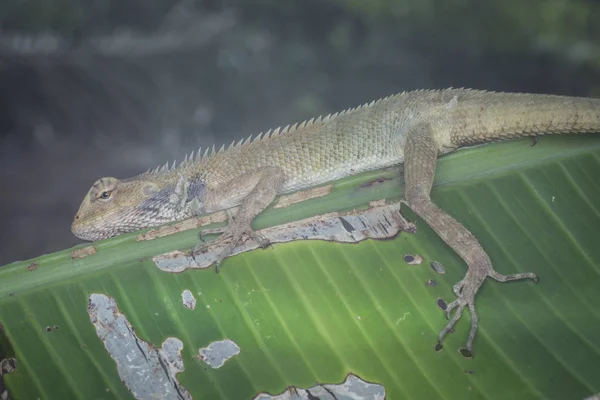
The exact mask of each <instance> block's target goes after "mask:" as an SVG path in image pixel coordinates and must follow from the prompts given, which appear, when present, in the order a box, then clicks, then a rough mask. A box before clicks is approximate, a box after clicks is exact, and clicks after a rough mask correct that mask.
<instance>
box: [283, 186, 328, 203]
mask: <svg viewBox="0 0 600 400" xmlns="http://www.w3.org/2000/svg"><path fill="white" fill-rule="evenodd" d="M332 187H333V186H332V185H325V186H319V187H316V188H312V189H309V190H302V191H300V192H296V193H292V194H288V195H284V196H281V197H280V198H279V201H278V202H277V204H275V206H274V207H273V208H285V207H289V206H291V205H292V204H295V203H300V202H303V201H306V200H309V199H314V198H317V197H323V196H327V195H328V194H330V193H331V188H332Z"/></svg>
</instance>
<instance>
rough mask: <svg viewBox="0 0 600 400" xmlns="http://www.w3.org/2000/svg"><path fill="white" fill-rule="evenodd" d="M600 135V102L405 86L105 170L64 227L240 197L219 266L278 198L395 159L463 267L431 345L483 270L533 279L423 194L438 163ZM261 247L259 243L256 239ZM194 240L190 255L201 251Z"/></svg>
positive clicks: (84, 228) (419, 209)
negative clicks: (136, 168) (164, 159)
mask: <svg viewBox="0 0 600 400" xmlns="http://www.w3.org/2000/svg"><path fill="white" fill-rule="evenodd" d="M585 132H600V99H591V98H576V97H565V96H552V95H535V94H519V93H495V92H486V91H478V90H469V89H446V90H420V91H414V92H404V93H400V94H397V95H394V96H390V97H387V98H384V99H380V100H377V101H374V102H372V103H370V104H365V105H363V106H360V107H357V108H353V109H349V110H346V111H342V112H340V113H337V114H333V115H328V116H326V117H319V118H317V119H312V120H310V121H305V122H303V123H300V124H296V125H293V126H291V127H286V128H284V129H276V130H274V131H269V132H267V133H265V134H261V135H258V136H257V137H256V138H254V139H251V138H250V137H249V138H248V139H246V140H242V141H240V142H238V143H237V144H234V143H232V145H231V146H230V147H229V148H227V149H224V148H222V149H221V150H219V151H218V152H215V151H214V148H213V150H212V152H211V153H210V154H209V153H208V152H205V153H204V154H203V155H200V152H198V154H197V156H196V157H195V158H194V157H193V154H192V156H190V157H189V158H187V157H186V160H185V161H184V162H182V163H181V164H180V165H179V166H177V167H175V164H173V166H172V167H171V168H169V166H168V164H167V165H165V166H164V167H162V168H157V169H155V170H154V171H148V172H146V173H143V174H140V175H138V176H135V177H133V178H128V179H123V180H118V179H115V178H102V179H100V180H98V181H96V183H94V185H93V186H92V188H91V189H90V190H89V192H88V194H87V196H86V197H85V198H84V200H83V202H82V204H81V206H80V208H79V211H78V212H77V215H76V216H75V219H74V221H73V224H72V227H71V229H72V232H73V233H74V234H75V235H76V236H77V237H79V238H81V239H85V240H99V239H103V238H108V237H111V236H114V235H118V234H121V233H126V232H131V231H135V230H138V229H143V228H146V227H150V226H157V225H161V224H164V223H167V222H171V221H176V220H182V219H186V218H189V217H192V216H196V215H200V214H205V213H210V212H214V211H218V210H221V209H227V208H230V207H233V206H236V205H240V209H239V211H238V213H237V214H236V216H235V218H234V219H233V221H232V220H230V223H229V225H228V226H227V227H226V228H222V229H216V230H215V229H213V230H205V231H204V233H222V235H221V236H220V237H219V238H218V239H217V240H218V241H223V242H225V243H227V245H226V246H225V248H224V250H223V252H222V254H221V255H220V256H219V259H218V261H217V266H218V264H219V262H220V261H221V260H222V259H223V258H225V257H226V256H227V255H228V253H229V252H230V251H231V250H232V249H233V248H234V247H235V246H236V244H237V243H238V242H239V241H240V239H241V238H242V237H243V235H249V236H251V237H252V238H254V239H255V240H258V241H262V240H263V239H261V238H260V237H258V236H257V235H256V234H255V233H254V232H253V231H252V229H251V227H250V223H251V222H252V219H253V218H254V217H255V216H256V215H258V214H259V213H260V212H261V211H263V210H264V209H265V208H266V207H267V206H268V205H269V204H270V203H271V202H272V201H273V200H274V199H275V197H276V196H277V195H279V194H284V193H289V192H293V191H297V190H300V189H304V188H308V187H312V186H316V185H319V184H322V183H325V182H327V181H331V180H335V179H339V178H343V177H346V176H349V175H353V174H357V173H360V172H363V171H367V170H373V169H379V168H384V167H387V166H391V165H394V164H400V163H404V171H405V172H404V174H405V181H406V203H407V204H408V205H409V206H410V207H411V208H412V209H413V211H415V213H416V214H417V215H419V216H420V217H421V218H423V219H424V220H425V221H426V222H427V224H429V225H430V226H431V227H432V228H433V230H434V231H435V232H436V233H437V234H438V235H439V236H440V237H441V238H442V239H443V240H444V241H445V242H446V243H447V244H448V245H449V246H450V247H451V248H452V249H453V250H454V251H456V252H457V253H458V254H459V256H460V257H461V258H462V259H463V260H464V261H465V262H466V263H467V265H468V270H467V274H466V276H465V278H464V279H463V280H462V281H460V282H459V283H458V284H456V285H455V286H454V292H455V294H456V295H457V299H456V300H455V301H453V302H452V303H450V304H449V305H448V308H447V313H448V316H449V315H450V312H451V311H452V310H454V309H456V312H455V313H454V315H453V316H452V318H451V319H450V321H449V323H448V324H447V325H446V327H445V328H444V329H443V330H442V331H441V333H440V335H439V337H438V339H439V340H438V348H440V349H441V341H442V339H443V337H444V336H445V334H446V333H447V332H448V331H450V330H451V329H452V327H453V326H454V324H455V323H456V322H457V321H458V319H459V318H460V316H461V314H462V311H463V309H464V308H465V307H468V308H469V311H470V313H471V316H472V325H471V331H470V334H469V338H468V341H467V346H466V351H465V354H470V353H471V348H472V341H473V338H474V335H475V332H476V330H477V326H478V321H477V314H476V312H475V307H474V298H475V295H476V293H477V291H478V289H479V287H480V286H481V284H482V283H483V281H484V280H485V279H486V278H487V277H488V276H489V277H492V278H494V279H496V280H499V281H502V282H504V281H508V280H515V279H524V278H529V279H534V280H535V279H537V278H536V276H535V275H534V274H533V273H522V274H514V275H501V274H499V273H497V272H496V271H495V270H494V269H493V267H492V264H491V261H490V259H489V257H488V256H487V254H486V252H485V251H484V250H483V248H482V247H481V245H480V244H479V242H478V241H477V239H476V238H475V237H474V236H473V235H472V234H471V233H470V232H469V231H468V230H467V229H466V228H464V227H463V226H462V225H461V224H460V223H459V222H458V221H456V220H455V219H453V218H452V217H451V216H449V215H448V214H447V213H446V212H444V211H443V210H441V209H440V208H439V207H437V206H436V205H435V204H433V203H432V202H431V200H430V197H429V193H430V191H431V187H432V184H433V178H434V174H435V167H436V159H437V157H438V156H440V155H443V154H446V153H449V152H452V151H454V150H456V149H458V148H460V147H465V146H470V145H474V144H480V143H486V142H491V141H496V140H502V139H508V138H514V137H522V136H533V135H540V134H548V133H585ZM263 244H265V243H263ZM201 249H202V246H200V247H197V248H196V249H195V250H194V251H199V250H201Z"/></svg>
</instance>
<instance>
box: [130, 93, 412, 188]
mask: <svg viewBox="0 0 600 400" xmlns="http://www.w3.org/2000/svg"><path fill="white" fill-rule="evenodd" d="M418 91H419V92H422V91H424V90H418ZM407 93H409V92H402V93H398V94H395V95H391V96H387V97H382V98H380V99H378V100H373V101H371V102H370V103H364V104H362V105H359V106H357V107H351V108H347V109H346V110H343V111H339V112H336V113H333V114H327V115H325V116H319V117H317V118H311V119H309V120H305V121H303V122H300V123H295V124H293V125H287V126H286V127H284V128H281V127H279V128H276V129H270V130H268V131H267V132H262V133H259V134H258V135H256V137H254V139H253V138H252V135H250V136H248V137H247V138H245V139H241V140H239V141H238V142H236V141H235V140H234V141H233V142H231V144H230V145H229V146H228V147H227V148H225V145H223V146H221V148H220V149H219V150H215V146H214V145H213V146H212V147H208V148H206V149H205V150H204V153H203V152H202V148H199V149H198V151H196V152H194V151H192V152H191V153H190V154H189V155H186V156H185V158H184V159H183V161H182V162H180V163H179V164H177V162H176V161H173V163H172V164H171V165H170V166H169V163H168V162H167V163H166V164H165V165H163V166H159V167H157V168H155V169H149V170H148V171H146V172H145V173H143V174H141V175H140V176H144V177H156V176H158V175H163V174H167V173H172V172H174V171H177V170H179V169H182V168H185V167H188V166H190V165H193V164H199V163H204V162H206V161H208V160H209V159H211V158H212V157H214V156H215V155H216V154H220V153H223V152H230V151H238V150H241V149H243V148H244V147H246V146H248V145H250V144H254V143H258V142H264V141H266V140H269V139H272V138H275V137H277V136H281V135H291V134H294V133H297V132H298V131H299V130H301V129H304V128H307V127H311V126H315V125H318V124H323V123H326V122H329V121H332V120H334V119H336V118H339V117H341V116H344V115H348V114H351V113H353V112H356V111H359V110H363V109H366V108H370V107H373V106H375V105H377V104H379V103H381V102H382V101H385V100H389V99H391V98H395V97H400V96H403V95H405V94H407ZM194 153H196V154H195V155H194Z"/></svg>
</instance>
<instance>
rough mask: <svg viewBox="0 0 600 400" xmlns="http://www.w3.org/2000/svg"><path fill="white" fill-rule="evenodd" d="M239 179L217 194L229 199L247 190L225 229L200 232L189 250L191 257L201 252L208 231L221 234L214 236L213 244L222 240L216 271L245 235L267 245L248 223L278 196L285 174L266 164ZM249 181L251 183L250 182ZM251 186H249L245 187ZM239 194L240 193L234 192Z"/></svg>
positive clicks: (264, 245) (204, 247) (204, 246)
mask: <svg viewBox="0 0 600 400" xmlns="http://www.w3.org/2000/svg"><path fill="white" fill-rule="evenodd" d="M239 180H240V181H239V182H237V181H236V182H229V183H228V184H227V188H226V189H225V190H223V191H222V193H221V194H220V196H219V197H221V198H223V199H228V198H231V197H232V193H229V192H232V191H233V192H235V191H238V192H239V191H246V192H247V194H246V195H245V196H243V198H242V200H241V203H240V207H239V210H238V212H237V214H236V215H235V217H232V216H231V214H229V213H228V216H229V223H228V225H227V226H226V227H225V228H217V229H205V230H203V231H202V232H201V233H200V238H201V242H200V243H198V245H196V247H194V249H193V250H192V256H194V255H197V254H199V253H202V252H204V251H205V250H206V247H207V244H206V243H204V240H203V237H204V235H207V234H214V233H220V234H221V235H220V236H219V237H218V238H217V239H215V242H216V243H220V242H225V243H224V244H223V249H222V250H221V251H220V253H219V255H218V257H217V260H216V261H215V268H216V271H217V272H219V265H220V264H221V262H222V261H223V259H225V257H227V256H228V255H229V254H230V253H231V251H232V250H233V249H234V248H235V247H236V246H237V245H238V244H239V242H240V240H241V239H242V238H243V236H244V235H247V236H249V237H250V238H251V239H253V240H255V241H257V242H258V243H259V244H260V246H261V247H263V248H265V247H267V246H268V244H269V243H268V241H267V240H266V239H265V238H263V237H261V236H259V235H257V234H256V233H255V232H254V231H253V230H252V227H251V226H250V225H251V223H252V220H253V219H254V217H256V216H257V215H258V214H260V213H261V212H262V211H263V210H264V209H265V208H267V207H268V206H269V204H271V203H272V202H273V200H274V199H275V197H276V196H277V193H278V192H279V190H280V189H281V187H282V186H283V183H284V180H285V175H284V173H283V171H282V170H281V169H279V168H275V167H268V168H264V169H262V170H259V171H254V172H252V173H249V174H244V175H243V176H241V177H240V179H239ZM249 183H250V184H249ZM248 186H250V187H248ZM236 195H238V196H239V193H236Z"/></svg>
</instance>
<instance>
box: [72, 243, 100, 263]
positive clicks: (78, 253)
mask: <svg viewBox="0 0 600 400" xmlns="http://www.w3.org/2000/svg"><path fill="white" fill-rule="evenodd" d="M96 252H97V250H96V247H94V246H86V247H82V248H81V249H75V250H73V251H72V252H71V260H77V259H79V258H85V257H87V256H91V255H92V254H96Z"/></svg>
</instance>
